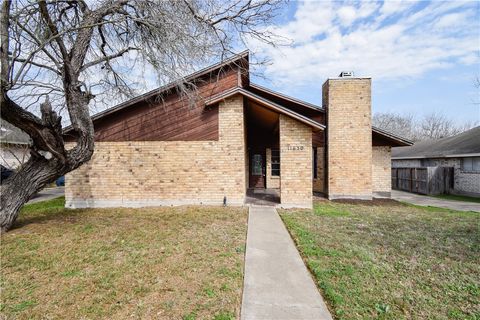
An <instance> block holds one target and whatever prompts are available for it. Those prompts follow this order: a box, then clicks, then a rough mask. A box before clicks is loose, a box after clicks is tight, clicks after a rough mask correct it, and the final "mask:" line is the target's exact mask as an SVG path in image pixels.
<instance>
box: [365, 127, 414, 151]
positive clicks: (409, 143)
mask: <svg viewBox="0 0 480 320" xmlns="http://www.w3.org/2000/svg"><path fill="white" fill-rule="evenodd" d="M372 131H373V132H375V133H378V134H381V135H382V136H384V137H386V138H388V139H390V140H392V141H395V142H397V143H398V144H400V145H399V147H406V146H412V145H413V141H410V140H408V139H405V138H402V137H400V136H398V135H395V134H393V133H390V132H388V131H385V130H382V129H380V128H377V127H375V126H372Z"/></svg>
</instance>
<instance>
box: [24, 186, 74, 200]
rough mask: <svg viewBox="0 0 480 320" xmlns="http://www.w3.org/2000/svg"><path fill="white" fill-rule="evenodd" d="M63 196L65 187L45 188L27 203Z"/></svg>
mask: <svg viewBox="0 0 480 320" xmlns="http://www.w3.org/2000/svg"><path fill="white" fill-rule="evenodd" d="M64 194H65V187H55V188H45V189H43V190H42V191H40V192H39V193H37V194H36V195H35V196H34V197H33V198H32V199H30V201H28V202H27V203H36V202H40V201H46V200H51V199H55V198H58V197H61V196H63V195H64Z"/></svg>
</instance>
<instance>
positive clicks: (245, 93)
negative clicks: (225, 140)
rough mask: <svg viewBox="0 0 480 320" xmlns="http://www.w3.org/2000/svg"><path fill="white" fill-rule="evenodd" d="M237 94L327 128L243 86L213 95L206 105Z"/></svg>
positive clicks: (310, 123)
mask: <svg viewBox="0 0 480 320" xmlns="http://www.w3.org/2000/svg"><path fill="white" fill-rule="evenodd" d="M237 94H241V95H243V96H245V97H247V98H249V99H252V100H253V101H255V102H257V103H259V104H261V105H263V106H264V107H267V108H269V109H271V110H274V111H277V112H279V113H282V114H284V115H286V116H289V117H291V118H293V119H296V120H298V121H300V122H302V123H304V124H306V125H308V126H310V127H312V128H313V129H315V130H325V126H324V125H323V124H320V123H318V122H316V121H314V120H312V119H310V118H307V117H305V116H303V115H301V114H298V113H296V112H294V111H291V110H290V109H288V108H285V107H283V106H281V105H279V104H277V103H275V102H272V101H270V100H268V99H265V98H264V97H260V96H258V95H256V94H254V93H252V92H250V91H248V90H245V89H243V88H240V87H236V88H233V89H230V90H228V91H225V92H222V93H221V94H219V95H216V96H214V97H211V98H210V99H208V100H206V101H205V105H206V106H209V105H212V104H216V103H218V102H220V101H223V100H225V99H227V98H229V97H232V96H234V95H237Z"/></svg>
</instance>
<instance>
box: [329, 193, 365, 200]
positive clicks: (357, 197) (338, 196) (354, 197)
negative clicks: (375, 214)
mask: <svg viewBox="0 0 480 320" xmlns="http://www.w3.org/2000/svg"><path fill="white" fill-rule="evenodd" d="M340 199H345V200H347V199H351V200H372V199H373V195H372V194H364V195H359V194H329V195H328V200H340Z"/></svg>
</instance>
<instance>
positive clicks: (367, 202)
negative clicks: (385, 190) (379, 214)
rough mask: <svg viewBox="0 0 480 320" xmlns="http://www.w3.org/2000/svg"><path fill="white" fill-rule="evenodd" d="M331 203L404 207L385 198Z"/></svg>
mask: <svg viewBox="0 0 480 320" xmlns="http://www.w3.org/2000/svg"><path fill="white" fill-rule="evenodd" d="M331 201H332V202H336V203H343V204H354V205H363V206H391V207H398V206H405V205H404V204H403V203H401V202H398V201H396V200H393V199H385V198H373V199H372V200H358V199H336V200H331Z"/></svg>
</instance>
